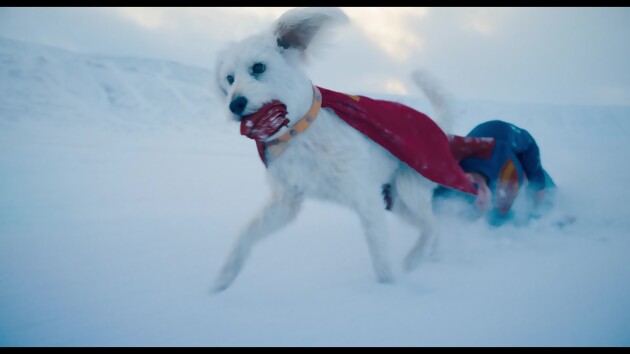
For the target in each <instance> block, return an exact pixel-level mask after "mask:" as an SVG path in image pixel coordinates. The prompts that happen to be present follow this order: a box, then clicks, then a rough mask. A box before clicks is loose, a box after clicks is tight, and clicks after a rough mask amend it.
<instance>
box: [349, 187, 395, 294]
mask: <svg viewBox="0 0 630 354" xmlns="http://www.w3.org/2000/svg"><path fill="white" fill-rule="evenodd" d="M382 205H383V201H382V199H381V197H380V195H378V194H376V197H375V198H373V199H369V200H365V201H364V202H363V203H361V205H360V206H357V212H358V214H359V218H360V220H361V225H362V226H363V230H364V234H365V239H366V241H367V245H368V249H369V251H370V257H371V259H372V266H373V267H374V271H375V272H376V279H377V280H378V282H379V283H392V282H393V281H394V276H393V274H392V271H391V267H390V265H389V261H388V259H387V258H388V257H387V247H386V246H387V244H386V242H385V237H386V231H387V230H386V221H387V219H386V218H385V211H384V210H383V207H382Z"/></svg>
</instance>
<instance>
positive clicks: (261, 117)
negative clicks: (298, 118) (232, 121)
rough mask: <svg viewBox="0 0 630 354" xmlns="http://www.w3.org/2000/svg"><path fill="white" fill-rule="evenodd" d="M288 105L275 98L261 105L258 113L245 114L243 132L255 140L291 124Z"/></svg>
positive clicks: (242, 122)
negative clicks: (288, 117)
mask: <svg viewBox="0 0 630 354" xmlns="http://www.w3.org/2000/svg"><path fill="white" fill-rule="evenodd" d="M287 113H288V112H287V106H285V105H284V103H282V102H280V101H278V100H273V101H271V102H269V103H267V104H265V105H264V106H262V107H260V109H259V110H258V111H256V113H252V114H249V115H246V116H243V119H242V120H241V134H242V135H245V136H247V137H248V138H250V139H254V140H259V141H262V140H265V139H267V138H268V137H270V136H272V135H274V134H275V133H277V132H278V131H279V130H280V129H281V128H282V127H283V126H286V125H288V124H289V119H287V117H286V116H287Z"/></svg>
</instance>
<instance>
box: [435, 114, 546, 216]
mask: <svg viewBox="0 0 630 354" xmlns="http://www.w3.org/2000/svg"><path fill="white" fill-rule="evenodd" d="M449 140H450V146H451V153H452V154H453V156H454V157H455V159H456V160H458V161H459V164H460V166H461V167H462V168H463V169H464V171H466V172H476V173H478V174H480V175H482V176H483V177H485V179H486V182H487V185H488V187H489V189H490V191H491V192H492V198H493V206H494V208H495V210H494V211H495V212H498V215H499V216H505V215H507V214H508V212H509V210H510V208H511V207H512V204H513V203H514V200H515V199H516V197H517V195H518V192H519V190H520V187H521V186H523V185H525V183H526V185H527V189H529V190H531V191H534V192H535V191H540V190H543V189H549V188H553V187H555V184H554V182H553V180H552V179H551V177H549V175H548V174H547V172H546V171H545V170H544V169H543V167H542V163H541V159H540V151H539V149H538V145H537V144H536V141H535V140H534V138H533V137H532V136H531V134H530V133H529V132H528V131H527V130H525V129H522V128H519V127H517V126H515V125H513V124H510V123H506V122H503V121H499V120H493V121H489V122H485V123H482V124H480V125H478V126H476V127H475V128H474V129H473V130H472V131H471V132H470V133H468V135H467V136H466V137H461V136H456V135H452V136H450V137H449ZM448 193H449V191H447V190H445V189H440V190H438V191H437V192H436V195H444V194H448Z"/></svg>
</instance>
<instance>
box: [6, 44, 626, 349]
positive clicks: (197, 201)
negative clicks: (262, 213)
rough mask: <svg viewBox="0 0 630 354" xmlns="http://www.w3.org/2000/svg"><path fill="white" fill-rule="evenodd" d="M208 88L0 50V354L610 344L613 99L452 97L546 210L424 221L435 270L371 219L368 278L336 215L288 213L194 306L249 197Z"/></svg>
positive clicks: (141, 68) (250, 156) (152, 73)
mask: <svg viewBox="0 0 630 354" xmlns="http://www.w3.org/2000/svg"><path fill="white" fill-rule="evenodd" d="M314 82H317V79H316V78H314ZM331 88H332V87H331ZM332 89H334V88H332ZM211 90H212V88H211V73H210V72H208V71H206V70H204V69H200V68H193V67H187V66H184V65H180V64H177V63H174V62H168V61H160V60H148V59H134V58H110V57H100V56H89V55H82V54H75V53H71V52H67V51H63V50H60V49H55V48H50V47H44V46H39V45H33V44H26V43H20V42H14V41H10V40H5V39H1V40H0V345H1V346H628V345H630V260H629V259H630V258H629V257H628V254H629V252H630V237H629V236H630V212H629V210H630V208H629V207H628V200H630V188H628V185H627V183H628V181H630V164H629V163H628V161H627V160H626V158H628V154H629V153H630V150H629V149H628V142H627V141H628V137H629V136H630V107H592V106H583V107H581V106H560V105H534V104H513V103H500V102H457V103H458V106H457V108H458V112H459V116H460V117H459V120H458V121H457V122H456V126H455V132H456V133H459V134H465V133H466V132H467V131H468V130H469V129H470V128H472V127H473V126H474V125H475V124H477V123H479V122H481V121H485V120H490V119H503V120H507V121H510V122H513V123H516V124H517V125H521V126H522V127H524V128H526V129H528V130H529V131H530V132H531V133H532V134H533V135H534V136H535V137H536V138H537V140H538V143H539V145H540V147H541V150H542V158H543V164H544V166H545V167H546V168H547V170H548V171H549V173H550V174H551V175H552V177H553V178H554V179H555V181H556V183H557V184H558V185H559V187H560V194H559V196H558V197H559V198H558V204H557V206H556V208H555V209H554V211H553V212H552V213H551V214H550V215H546V216H544V217H543V218H541V219H539V220H535V221H533V222H532V223H530V224H529V225H527V226H521V227H518V226H514V225H506V226H504V227H501V228H492V227H490V226H488V225H487V224H486V223H485V222H484V221H483V220H478V221H475V222H466V221H463V220H459V219H457V218H455V217H453V216H449V215H441V216H440V217H439V220H440V228H441V230H440V232H441V237H442V243H441V259H440V260H439V261H437V262H428V263H424V264H422V265H421V266H420V267H419V268H418V269H417V270H416V271H414V272H412V273H408V274H406V273H403V272H402V270H401V268H402V258H403V256H404V254H405V252H406V251H407V250H408V248H409V247H411V245H412V243H413V242H414V241H415V239H416V234H415V232H414V230H413V229H411V228H410V227H408V226H407V225H405V224H403V223H401V222H400V221H399V220H398V219H397V218H396V217H395V216H392V215H389V216H388V217H389V221H390V237H389V246H390V252H389V254H390V259H391V260H392V261H393V262H394V263H393V264H394V265H395V266H396V277H397V281H396V283H394V284H393V285H381V284H377V283H376V281H375V279H374V275H373V272H372V269H371V265H370V261H369V257H368V252H367V247H366V245H365V242H364V240H363V235H362V231H361V228H360V225H359V222H358V220H357V218H356V216H355V215H354V214H353V213H352V212H350V211H349V210H346V209H343V208H341V207H339V206H336V205H333V204H327V203H322V202H313V201H309V202H307V203H306V205H305V207H304V209H303V211H302V213H301V214H300V215H299V217H298V219H297V220H296V221H295V222H294V223H292V224H291V225H289V226H288V227H287V228H285V229H284V230H282V231H281V232H279V233H278V234H276V235H273V236H272V237H270V238H269V239H267V240H265V241H264V242H263V243H261V244H260V245H259V247H258V248H256V249H255V251H254V253H253V254H252V256H251V258H250V260H249V262H248V263H247V264H246V266H245V268H244V270H243V272H242V274H241V275H240V276H239V278H238V279H237V280H236V282H235V283H234V285H233V287H231V288H229V289H228V290H227V291H225V292H223V293H220V294H213V293H211V285H212V281H213V280H214V278H215V277H216V275H217V272H218V270H219V267H220V265H221V263H222V261H223V258H224V257H225V255H226V253H227V251H228V249H229V246H230V245H231V242H232V240H233V238H234V236H235V235H236V233H237V232H238V230H239V229H240V228H241V227H242V226H243V224H244V223H245V222H246V221H247V220H248V219H249V218H250V217H251V216H252V215H253V214H254V213H256V212H257V210H258V208H259V207H260V206H261V205H262V203H263V202H264V201H265V198H266V197H267V196H268V192H267V189H266V186H265V177H264V168H263V165H262V164H261V162H260V161H259V160H258V156H257V153H256V151H255V147H254V143H253V142H252V141H250V140H248V139H246V138H243V137H241V136H239V135H238V126H237V125H234V124H230V123H229V122H227V120H226V118H225V114H224V113H223V111H222V109H221V108H220V107H219V106H218V105H217V102H216V99H215V97H214V96H213V93H212V92H211ZM397 99H399V100H401V101H402V102H405V103H408V104H410V105H412V106H414V107H416V108H419V109H422V110H425V111H427V112H430V109H429V107H428V105H427V103H426V101H425V100H424V98H422V97H421V96H419V95H418V96H415V97H398V98H397ZM566 215H571V216H575V217H576V220H577V221H576V222H575V223H574V224H572V225H568V226H565V227H557V226H555V225H554V224H555V222H556V221H558V220H561V219H562V218H563V217H564V216H566Z"/></svg>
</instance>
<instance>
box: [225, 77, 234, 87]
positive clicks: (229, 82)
mask: <svg viewBox="0 0 630 354" xmlns="http://www.w3.org/2000/svg"><path fill="white" fill-rule="evenodd" d="M226 79H227V82H228V84H230V85H232V84H233V83H234V76H232V75H228V76H227V77H226Z"/></svg>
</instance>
